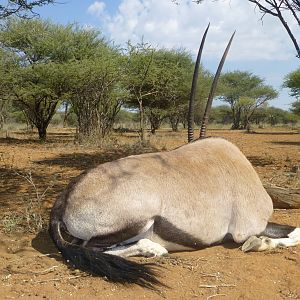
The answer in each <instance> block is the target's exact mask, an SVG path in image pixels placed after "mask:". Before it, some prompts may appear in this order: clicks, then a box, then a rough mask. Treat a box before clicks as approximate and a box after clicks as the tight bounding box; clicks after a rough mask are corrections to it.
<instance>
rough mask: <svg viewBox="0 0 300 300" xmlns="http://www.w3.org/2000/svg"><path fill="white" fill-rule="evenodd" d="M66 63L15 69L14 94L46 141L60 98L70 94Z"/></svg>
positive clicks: (19, 106)
mask: <svg viewBox="0 0 300 300" xmlns="http://www.w3.org/2000/svg"><path fill="white" fill-rule="evenodd" d="M64 69H65V68H64V66H63V65H62V64H58V63H47V64H37V65H35V66H31V65H29V66H27V67H26V68H19V69H18V71H16V72H14V74H15V78H14V80H13V85H14V87H13V88H12V91H11V95H12V98H13V99H14V103H15V106H16V107H18V108H20V109H21V110H23V111H24V113H25V114H26V117H27V119H28V120H29V122H30V123H31V124H33V125H35V126H36V128H37V129H38V134H39V139H40V140H42V141H44V140H46V136H47V128H48V125H49V123H50V121H51V119H52V117H53V115H54V114H55V112H56V110H57V107H58V104H59V102H60V100H62V99H64V98H65V97H67V90H66V86H65V80H66V78H65V71H64Z"/></svg>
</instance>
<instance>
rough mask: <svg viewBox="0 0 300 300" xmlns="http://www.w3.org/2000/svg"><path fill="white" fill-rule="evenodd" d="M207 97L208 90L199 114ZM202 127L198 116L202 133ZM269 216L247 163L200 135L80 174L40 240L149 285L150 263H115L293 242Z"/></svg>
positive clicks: (293, 234) (89, 266)
mask: <svg viewBox="0 0 300 300" xmlns="http://www.w3.org/2000/svg"><path fill="white" fill-rule="evenodd" d="M205 36H206V33H205V35H204V37H203V40H202V43H201V45H202V47H203V43H204V40H205ZM231 40H232V38H231ZM231 40H230V42H229V44H228V46H227V49H226V51H225V53H224V55H223V58H222V61H221V63H220V66H219V69H218V72H217V73H220V71H221V68H222V65H223V63H224V60H225V56H226V53H227V51H228V49H229V46H230V43H231ZM200 49H202V48H201V47H200ZM201 51H202V50H200V51H199V54H198V59H197V62H198V64H199V60H200V56H201ZM195 69H196V70H197V66H196V68H195ZM195 78H196V76H195ZM217 79H218V75H216V77H215V80H214V84H213V86H212V90H213V89H214V88H215V86H216V82H217ZM193 94H194V93H193V92H192V93H191V95H193ZM191 98H192V97H191ZM212 98H213V92H212V93H211V95H210V97H209V101H208V102H210V103H209V104H208V109H207V110H209V106H210V105H211V100H212ZM190 106H193V105H190ZM206 122H207V115H205V118H204V126H203V128H204V129H205V123H206ZM189 123H193V122H189ZM204 129H202V133H203V132H205V130H204ZM192 131H193V130H191V129H190V130H189V133H190V135H191V132H192ZM189 139H190V140H192V137H191V136H190V137H189ZM272 211H273V206H272V201H271V198H270V197H269V195H268V194H267V192H266V191H265V189H264V188H263V185H262V183H261V181H260V179H259V177H258V175H257V174H256V172H255V170H254V169H253V167H252V165H251V164H250V162H249V161H248V160H247V158H246V157H245V156H244V155H243V154H242V153H241V152H240V151H239V149H238V148H237V147H236V146H234V145H233V144H231V143H230V142H228V141H226V140H224V139H222V138H208V139H199V140H197V141H194V142H192V143H190V144H187V145H184V146H182V147H180V148H177V149H175V150H173V151H169V152H162V153H151V154H143V155H134V156H130V157H127V158H123V159H119V160H116V161H113V162H109V163H105V164H102V165H99V166H98V167H96V168H94V169H92V170H90V171H88V172H86V173H84V174H82V175H80V176H79V177H78V178H77V179H75V180H74V181H73V182H71V183H70V184H69V186H68V187H67V188H66V190H65V191H64V192H63V193H62V195H61V196H60V197H59V199H58V200H57V201H56V203H55V205H54V207H53V209H52V212H51V221H50V234H51V236H52V239H53V241H54V242H55V244H56V245H57V247H58V248H59V249H60V251H61V252H62V255H63V256H64V257H65V258H66V259H67V260H69V261H70V262H71V263H72V264H73V265H74V266H75V267H77V268H81V269H84V270H90V271H91V272H93V273H95V274H99V275H101V276H106V277H107V278H108V279H110V280H112V281H115V282H123V283H137V284H140V285H142V286H146V287H151V285H152V284H153V283H158V280H157V279H156V278H155V272H153V270H152V268H151V266H149V265H147V264H138V263H136V262H133V261H130V260H126V259H125V258H124V257H129V256H146V257H150V256H162V255H165V254H167V253H168V252H169V251H186V250H197V249H201V248H203V247H207V246H211V245H216V244H220V243H222V242H224V241H225V240H230V239H231V240H233V241H235V242H236V243H238V244H240V243H244V244H243V246H242V250H243V251H250V250H252V251H262V250H266V249H273V248H276V247H278V246H294V245H297V244H299V243H300V228H295V227H292V226H285V225H277V224H274V223H268V220H269V218H270V217H271V215H272ZM257 236H260V237H257Z"/></svg>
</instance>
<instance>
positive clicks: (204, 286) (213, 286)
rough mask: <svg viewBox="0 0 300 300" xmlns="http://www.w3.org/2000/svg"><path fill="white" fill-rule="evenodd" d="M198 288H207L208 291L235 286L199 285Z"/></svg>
mask: <svg viewBox="0 0 300 300" xmlns="http://www.w3.org/2000/svg"><path fill="white" fill-rule="evenodd" d="M199 287H200V288H208V289H216V288H222V287H236V285H235V284H218V285H210V284H201V285H199Z"/></svg>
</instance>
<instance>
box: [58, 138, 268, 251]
mask: <svg viewBox="0 0 300 300" xmlns="http://www.w3.org/2000/svg"><path fill="white" fill-rule="evenodd" d="M59 207H60V209H61V211H60V213H61V214H62V219H63V221H64V223H65V225H66V227H67V230H68V231H69V232H70V233H71V234H72V235H73V236H75V237H78V238H80V239H83V240H89V239H91V238H92V237H95V236H103V235H108V234H112V233H114V232H116V231H119V230H122V228H126V227H128V226H129V225H130V224H134V223H140V222H147V221H149V220H151V219H153V218H155V217H156V216H160V217H162V218H164V219H166V220H168V222H170V223H171V224H173V225H174V226H176V228H178V229H179V230H181V231H182V232H186V233H188V234H190V235H191V236H193V237H195V239H197V240H200V241H201V243H202V244H203V245H210V244H213V243H216V242H220V241H221V240H222V239H223V238H224V236H225V235H226V234H227V233H231V234H232V236H233V238H234V240H235V241H236V242H243V241H245V240H246V239H247V238H248V237H249V236H251V235H256V234H259V233H261V232H262V231H263V230H264V229H265V227H266V224H267V222H268V220H269V218H270V216H271V214H272V210H273V207H272V201H271V199H270V197H269V196H268V194H267V193H266V191H265V190H264V188H263V186H262V183H261V182H260V179H259V177H258V175H257V174H256V172H255V170H254V169H253V167H252V166H251V164H250V162H249V161H248V160H247V159H246V157H245V156H244V155H243V154H242V153H241V151H240V150H239V149H238V148H237V147H236V146H234V145H233V144H231V143H230V142H228V141H226V140H224V139H221V138H209V139H205V140H198V141H195V142H193V143H191V144H187V145H185V146H182V147H180V148H178V149H175V150H173V151H169V152H162V153H151V154H143V155H136V156H130V157H127V158H123V159H119V160H116V161H113V162H109V163H105V164H102V165H99V166H98V167H96V168H94V169H92V170H90V171H89V172H87V173H86V174H85V175H81V177H80V178H79V179H78V180H77V181H76V182H75V183H73V184H71V185H70V186H69V187H68V190H67V192H65V193H64V194H63V195H62V197H61V198H60V199H59V200H58V201H57V204H56V207H54V210H55V209H56V210H58V208H59ZM154 226H155V225H154ZM172 234H174V233H172ZM148 238H150V239H152V240H153V241H158V240H160V243H163V242H162V240H161V239H160V238H159V237H158V236H157V235H156V234H152V236H150V237H148ZM162 246H165V247H166V248H167V250H172V251H174V250H176V246H175V248H174V245H172V246H170V247H169V249H168V243H165V245H162ZM170 248H171V249H170ZM181 249H182V247H181V248H180V247H178V250H181Z"/></svg>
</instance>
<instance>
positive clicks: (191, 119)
mask: <svg viewBox="0 0 300 300" xmlns="http://www.w3.org/2000/svg"><path fill="white" fill-rule="evenodd" d="M209 26H210V23H209V24H208V25H207V27H206V30H205V32H204V34H203V37H202V40H201V44H200V47H199V51H198V55H197V60H196V64H195V69H194V75H193V81H192V88H191V94H190V101H189V112H188V142H189V143H190V142H192V141H193V140H194V107H195V94H196V85H197V80H198V75H199V66H200V61H201V55H202V51H203V47H204V43H205V39H206V35H207V31H208V29H209Z"/></svg>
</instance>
